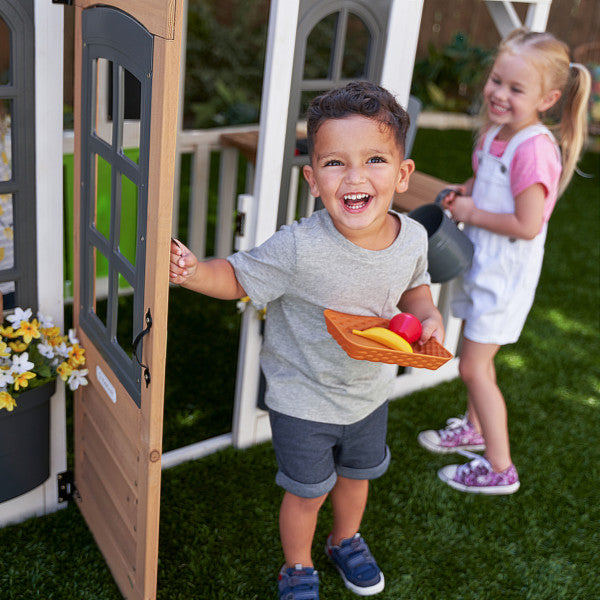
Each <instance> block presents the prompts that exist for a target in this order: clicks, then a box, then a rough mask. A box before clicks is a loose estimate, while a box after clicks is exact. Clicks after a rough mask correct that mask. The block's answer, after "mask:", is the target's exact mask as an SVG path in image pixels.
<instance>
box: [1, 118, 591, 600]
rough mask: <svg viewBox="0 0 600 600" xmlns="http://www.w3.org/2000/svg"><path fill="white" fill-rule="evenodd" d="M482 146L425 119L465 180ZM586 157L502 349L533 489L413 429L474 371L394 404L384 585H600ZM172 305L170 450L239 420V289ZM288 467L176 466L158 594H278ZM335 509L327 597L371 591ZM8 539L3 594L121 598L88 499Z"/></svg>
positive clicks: (516, 589)
mask: <svg viewBox="0 0 600 600" xmlns="http://www.w3.org/2000/svg"><path fill="white" fill-rule="evenodd" d="M470 143H471V138H470V134H469V133H466V132H446V131H428V130H425V131H419V133H418V135H417V139H416V143H415V148H414V151H413V156H414V158H415V160H416V162H417V166H418V168H420V169H421V170H423V171H427V172H430V173H433V174H435V175H438V176H440V177H443V178H445V179H448V180H450V181H460V180H462V179H464V178H465V177H466V176H467V175H468V168H469V167H468V150H469V147H470ZM449 149H452V152H451V153H449ZM581 168H582V171H584V172H585V173H587V174H590V175H592V178H582V177H578V176H576V177H575V179H574V181H573V183H572V184H571V187H570V188H569V190H568V192H567V194H566V195H565V196H564V198H562V199H561V201H560V202H559V203H558V206H557V209H556V212H555V214H554V216H553V218H552V221H551V224H550V230H549V235H548V242H547V252H546V261H545V265H544V270H543V273H542V278H541V282H540V286H539V288H538V293H537V297H536V302H535V305H534V308H533V310H532V312H531V315H530V318H529V320H528V323H527V325H526V328H525V331H524V333H523V335H522V336H521V339H520V340H519V342H518V343H517V344H514V345H511V346H507V347H505V348H503V349H502V350H501V351H500V353H499V355H498V361H497V371H498V379H499V382H500V386H501V388H502V390H503V392H504V394H505V397H506V399H507V403H508V410H509V425H510V432H511V440H512V452H513V459H514V461H515V463H516V465H517V468H518V469H519V473H520V476H521V489H520V490H519V492H518V493H517V494H515V495H513V496H505V497H495V498H494V497H478V496H474V495H467V494H461V493H460V492H456V491H454V490H452V489H450V488H448V487H447V486H444V485H443V484H442V483H441V482H440V481H439V480H438V479H437V477H436V471H437V469H439V468H440V467H441V466H443V465H444V464H448V463H451V462H453V461H454V460H456V457H453V456H437V455H432V454H429V453H428V452H426V451H425V450H423V449H422V448H420V447H419V446H418V444H417V443H416V435H417V433H418V432H419V431H420V430H421V429H423V428H429V427H433V426H442V425H443V424H444V421H445V419H446V418H448V417H450V416H455V415H458V414H460V413H461V412H462V411H464V407H465V394H464V390H463V387H462V384H461V382H460V381H458V380H456V381H452V382H449V383H444V384H442V385H438V386H437V387H435V388H432V389H430V390H425V391H422V392H419V393H415V394H412V395H410V396H407V397H404V398H401V399H398V400H396V401H394V402H392V403H391V406H390V420H389V436H388V437H389V439H388V441H389V445H390V448H391V452H392V462H391V465H390V469H389V471H388V473H386V474H385V475H384V476H383V477H382V478H381V479H379V480H376V481H374V482H373V484H372V487H371V493H370V500H369V505H368V507H367V512H366V514H365V518H364V522H363V526H362V533H363V534H364V535H365V537H366V538H367V540H368V542H369V545H370V546H371V549H372V550H373V552H374V554H375V556H376V558H377V560H378V562H379V564H380V566H381V567H382V569H383V571H384V573H385V576H386V589H385V591H384V592H383V593H382V594H380V595H378V596H377V598H381V599H382V600H383V599H385V600H404V599H406V600H409V599H410V600H429V599H432V600H433V599H436V600H437V599H442V600H475V599H477V600H494V599H497V598H498V599H511V600H512V599H514V600H523V599H527V600H534V599H535V600H560V599H565V600H566V599H568V600H593V599H596V598H599V597H600V559H599V558H598V548H599V547H600V527H599V523H600V492H599V487H598V486H599V481H600V467H599V465H600V443H599V441H600V440H599V438H600V366H599V357H600V341H599V340H600V336H599V334H600V322H599V321H600V191H599V190H600V188H599V181H600V155H599V154H597V153H588V154H587V155H586V156H585V158H584V160H583V162H582V165H581ZM175 302H176V301H175V299H174V297H172V299H171V303H172V304H171V305H170V314H171V316H170V321H169V357H168V369H169V373H168V379H169V380H170V381H173V382H175V381H176V380H177V381H179V383H178V384H177V386H175V383H171V384H169V386H173V387H171V389H168V390H167V394H168V396H167V399H166V408H165V448H166V449H168V448H172V447H177V446H180V445H184V444H186V443H190V441H196V440H197V439H201V438H202V437H206V436H208V435H213V434H217V433H222V432H223V429H224V428H225V430H227V427H228V425H229V419H230V414H231V398H232V394H233V392H232V390H233V382H232V380H231V377H232V375H231V374H232V373H235V360H236V357H235V352H234V351H232V346H231V344H232V343H233V342H235V340H236V338H235V336H236V332H235V327H236V325H235V323H236V319H237V317H236V315H235V306H234V305H233V304H227V303H225V305H224V304H223V303H221V304H219V305H218V306H217V307H216V308H215V307H214V306H213V304H212V303H206V304H200V303H199V302H200V301H199V299H198V298H197V297H196V296H193V297H191V296H184V297H183V299H182V300H181V301H179V300H177V310H174V306H175V304H174V303H175ZM184 308H185V309H186V310H185V312H181V313H180V312H178V311H180V310H181V311H183V310H184ZM194 313H196V314H195V315H194ZM197 313H200V314H197ZM177 315H179V316H178V317H177ZM219 315H221V316H220V317H219ZM192 318H193V319H197V320H194V321H188V320H187V319H192ZM221 318H222V319H223V320H219V319H221ZM178 319H182V320H183V324H180V325H179V323H180V321H179V320H178ZM192 327H193V330H194V331H197V332H198V335H197V346H196V347H195V348H192V347H191V345H190V342H189V335H188V332H189V331H190V330H191V329H190V328H192ZM186 328H187V329H186ZM179 329H181V330H182V331H181V332H179ZM215 332H220V333H215ZM182 334H185V338H184V337H183V335H182ZM179 336H181V337H179ZM236 345H237V343H235V344H234V346H236ZM174 353H179V357H178V358H174V357H173V354H174ZM186 361H187V362H186ZM176 368H179V369H180V371H179V373H178V374H177V373H176V371H175V369H176ZM199 368H202V370H198V369H199ZM221 368H222V371H221ZM228 373H229V375H228ZM214 404H217V405H218V406H217V410H215V411H213V410H212V409H210V411H209V408H210V406H211V405H214ZM205 411H209V412H210V413H211V416H208V415H207V414H205ZM459 459H460V457H459ZM275 469H276V467H275V458H274V454H273V451H272V448H271V445H270V444H269V443H265V444H262V445H260V446H257V447H253V448H250V449H248V450H244V451H239V450H234V449H232V448H229V449H227V450H224V451H222V452H220V453H218V454H215V455H212V456H209V457H207V458H204V459H202V460H199V461H195V462H192V463H187V464H184V465H181V466H179V467H176V468H173V469H170V470H168V471H165V472H164V473H163V488H162V510H161V523H160V527H161V530H160V551H159V576H158V598H159V599H161V600H191V599H207V600H213V599H214V600H220V599H222V600H230V599H233V598H236V599H238V598H239V599H242V600H265V599H270V598H275V597H276V583H275V576H276V572H277V571H278V569H279V568H280V566H281V564H282V561H283V559H282V555H281V550H280V547H279V540H278V525H277V517H278V508H279V503H280V500H281V490H280V489H279V488H278V487H277V486H276V485H275V483H274V474H275ZM330 523H331V519H330V511H329V508H328V506H327V505H326V507H325V508H324V510H323V513H322V515H321V519H320V521H319V525H318V530H317V535H316V538H315V545H314V558H315V564H316V566H317V568H318V569H319V571H320V573H321V582H322V584H321V589H322V593H321V598H323V599H326V598H328V599H332V600H333V599H335V600H340V599H341V600H344V599H350V598H356V596H355V595H354V594H352V593H351V592H349V591H347V590H346V589H345V588H343V586H342V584H341V580H340V579H339V576H338V575H337V573H336V572H335V570H334V569H333V568H332V567H331V566H330V565H329V564H328V563H327V561H326V559H325V557H324V554H323V551H322V546H323V544H324V541H325V538H326V536H327V533H328V531H329V527H330ZM0 548H1V551H0V566H1V568H0V600H5V599H6V600H9V599H10V600H13V599H23V600H29V599H31V598H43V599H51V598H53V599H67V598H77V599H89V600H113V599H114V600H118V599H119V598H121V596H120V594H119V592H118V590H117V588H116V586H115V584H114V583H113V581H112V578H111V575H110V573H109V571H108V569H107V567H106V566H105V563H104V561H103V559H102V557H101V555H100V553H99V551H98V550H97V548H96V546H95V544H94V541H93V539H92V537H91V535H90V533H89V532H88V530H87V527H86V526H85V524H84V522H83V520H82V518H81V516H80V514H79V512H78V509H77V508H76V506H74V505H70V506H69V507H68V508H67V509H66V510H63V511H59V512H58V513H55V514H53V515H49V516H47V517H42V518H37V519H32V520H29V521H27V522H25V523H23V524H20V525H16V526H10V527H6V528H4V529H2V530H0Z"/></svg>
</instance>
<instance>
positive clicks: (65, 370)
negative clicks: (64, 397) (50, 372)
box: [56, 362, 73, 381]
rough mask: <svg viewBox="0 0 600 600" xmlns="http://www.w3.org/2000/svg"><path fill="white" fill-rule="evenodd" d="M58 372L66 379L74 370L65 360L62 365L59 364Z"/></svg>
mask: <svg viewBox="0 0 600 600" xmlns="http://www.w3.org/2000/svg"><path fill="white" fill-rule="evenodd" d="M56 372H57V373H58V375H59V377H60V378H61V379H62V380H63V381H66V380H67V379H68V378H69V375H70V374H71V373H72V372H73V369H72V368H71V367H70V366H69V364H68V363H66V362H63V363H61V364H60V365H58V367H57V368H56Z"/></svg>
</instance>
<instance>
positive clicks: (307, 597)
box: [279, 565, 319, 600]
mask: <svg viewBox="0 0 600 600" xmlns="http://www.w3.org/2000/svg"><path fill="white" fill-rule="evenodd" d="M279 600H319V573H317V571H315V570H314V569H313V568H312V567H303V566H302V565H295V567H294V568H293V569H292V568H291V567H289V568H288V569H286V568H285V565H283V567H281V571H279Z"/></svg>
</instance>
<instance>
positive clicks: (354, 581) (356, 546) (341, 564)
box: [325, 533, 385, 596]
mask: <svg viewBox="0 0 600 600" xmlns="http://www.w3.org/2000/svg"><path fill="white" fill-rule="evenodd" d="M325 554H327V556H329V558H330V559H331V560H332V562H333V564H334V565H335V568H336V569H337V570H338V571H339V573H340V575H341V576H342V579H343V580H344V585H345V586H346V587H347V588H348V589H349V590H352V591H353V592H354V593H355V594H358V595H359V596H373V595H374V594H378V593H379V592H381V591H382V590H383V588H384V586H385V580H384V578H383V573H382V572H381V569H380V568H379V567H378V566H377V563H376V562H375V559H374V558H373V555H372V554H371V551H370V550H369V546H367V543H366V542H365V540H363V538H362V537H361V535H360V533H355V534H354V537H351V538H348V539H345V540H342V541H341V542H340V545H339V546H332V545H331V536H329V537H328V538H327V543H326V544H325Z"/></svg>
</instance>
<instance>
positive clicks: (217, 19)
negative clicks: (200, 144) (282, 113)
mask: <svg viewBox="0 0 600 600" xmlns="http://www.w3.org/2000/svg"><path fill="white" fill-rule="evenodd" d="M266 10H267V3H266V2H244V1H243V0H224V1H223V2H220V3H215V2H209V1H208V0H190V2H189V9H188V33H187V50H186V52H187V57H186V65H187V66H186V77H185V108H184V118H185V126H186V127H192V128H198V127H199V128H204V127H215V126H224V125H236V124H242V123H254V122H256V121H257V120H258V111H259V106H260V96H261V89H262V77H263V66H264V55H265V48H266V37H267V19H265V13H266Z"/></svg>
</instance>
